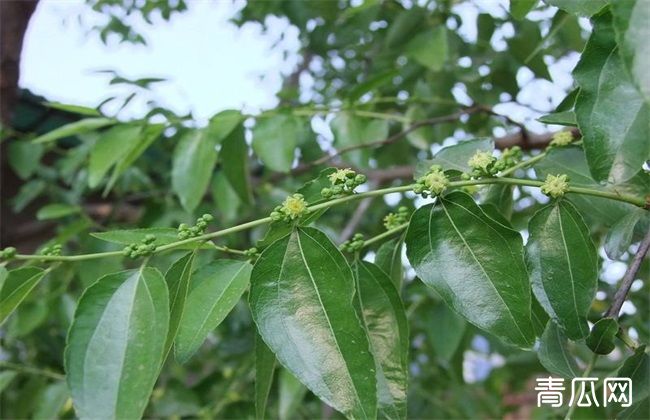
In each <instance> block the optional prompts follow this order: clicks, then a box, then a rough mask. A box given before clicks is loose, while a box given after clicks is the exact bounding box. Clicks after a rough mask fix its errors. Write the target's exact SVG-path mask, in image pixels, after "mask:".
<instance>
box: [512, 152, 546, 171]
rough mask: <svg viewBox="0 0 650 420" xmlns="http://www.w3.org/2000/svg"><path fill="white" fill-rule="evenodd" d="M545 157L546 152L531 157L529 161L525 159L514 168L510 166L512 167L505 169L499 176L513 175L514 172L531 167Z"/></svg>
mask: <svg viewBox="0 0 650 420" xmlns="http://www.w3.org/2000/svg"><path fill="white" fill-rule="evenodd" d="M545 157H546V152H542V153H540V154H539V155H536V156H533V157H531V158H530V159H526V160H524V161H522V162H519V163H518V164H516V165H515V166H512V167H510V168H508V169H506V170H505V171H502V172H501V176H506V175H511V174H513V173H515V171H516V170H518V169H522V168H526V167H528V166H530V165H533V164H535V163H537V162H539V161H540V160H542V159H544V158H545Z"/></svg>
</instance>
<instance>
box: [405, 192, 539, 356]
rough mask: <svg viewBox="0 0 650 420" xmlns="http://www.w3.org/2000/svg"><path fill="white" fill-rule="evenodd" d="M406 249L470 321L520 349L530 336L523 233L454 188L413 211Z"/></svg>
mask: <svg viewBox="0 0 650 420" xmlns="http://www.w3.org/2000/svg"><path fill="white" fill-rule="evenodd" d="M406 254H407V256H408V259H409V261H410V262H411V265H412V266H413V268H414V269H415V272H416V274H417V275H418V276H419V277H420V279H421V280H422V281H423V282H424V283H425V284H426V285H428V286H430V287H432V288H433V289H434V290H435V291H436V292H438V294H439V295H440V296H441V297H442V298H443V299H444V300H445V302H447V304H448V305H449V306H451V307H452V308H453V309H454V310H455V311H456V312H458V313H459V314H461V315H462V316H464V317H465V318H466V319H467V320H468V321H469V322H471V323H472V324H474V325H476V326H477V327H479V328H482V329H484V330H486V331H488V332H490V333H492V334H494V335H495V336H497V337H499V338H500V339H502V340H504V341H506V342H508V343H511V344H514V345H516V346H519V347H522V348H529V347H531V346H532V344H533V341H534V336H535V334H534V331H533V325H532V321H531V309H530V308H531V297H530V286H529V284H528V273H527V272H526V266H525V263H524V252H523V244H522V240H521V236H520V235H519V233H517V232H516V231H514V230H512V229H511V228H509V227H507V226H504V225H502V224H501V223H499V222H497V221H495V220H494V219H492V218H491V217H489V216H488V215H487V214H486V213H485V212H484V211H483V210H481V208H480V207H479V206H478V205H477V204H476V203H475V202H474V200H473V199H472V198H471V197H470V196H469V195H467V194H465V193H462V192H452V193H450V194H449V195H447V196H445V197H441V198H439V199H438V200H437V201H436V203H434V204H430V205H427V206H423V207H421V208H419V209H418V210H416V211H415V213H414V214H413V216H412V217H411V222H410V225H409V228H408V231H407V233H406Z"/></svg>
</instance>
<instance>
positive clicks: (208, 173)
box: [172, 130, 217, 213]
mask: <svg viewBox="0 0 650 420" xmlns="http://www.w3.org/2000/svg"><path fill="white" fill-rule="evenodd" d="M206 133H207V132H206V131H205V130H193V131H192V132H190V133H188V134H187V135H185V136H183V138H181V140H180V141H179V142H178V145H177V146H176V149H174V158H173V162H172V188H173V189H174V192H175V193H176V195H178V198H179V199H180V201H181V204H182V205H183V208H184V209H185V210H187V211H188V212H189V213H191V212H192V211H193V210H194V209H195V208H196V206H198V205H199V203H200V202H201V200H203V196H204V195H205V192H206V190H207V189H208V185H210V179H211V177H212V171H213V170H214V165H215V164H216V163H217V151H216V149H215V146H216V144H215V142H214V141H213V139H210V138H209V137H208V136H207V135H206Z"/></svg>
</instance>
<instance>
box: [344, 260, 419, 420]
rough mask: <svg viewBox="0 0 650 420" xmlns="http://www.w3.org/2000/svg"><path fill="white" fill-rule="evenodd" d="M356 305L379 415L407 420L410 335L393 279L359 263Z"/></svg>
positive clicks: (376, 268) (370, 265) (356, 276)
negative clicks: (365, 336) (372, 367)
mask: <svg viewBox="0 0 650 420" xmlns="http://www.w3.org/2000/svg"><path fill="white" fill-rule="evenodd" d="M352 270H353V272H354V275H355V280H356V288H357V293H356V302H355V303H356V305H358V306H357V310H358V311H359V315H360V317H361V322H362V324H363V326H364V328H365V329H366V331H367V333H368V338H369V339H370V350H371V352H372V354H374V356H375V364H376V369H377V399H378V410H379V413H380V414H382V415H384V416H386V418H400V419H403V418H406V388H407V383H408V350H409V332H408V321H407V320H406V312H405V311H404V306H403V305H402V301H401V300H400V297H399V293H398V292H397V289H396V288H395V286H394V285H393V283H392V281H391V279H390V278H389V277H388V276H387V275H386V273H384V272H383V271H382V270H381V269H380V268H379V267H377V266H376V265H375V264H372V263H369V262H367V261H357V262H355V263H354V265H353V266H352Z"/></svg>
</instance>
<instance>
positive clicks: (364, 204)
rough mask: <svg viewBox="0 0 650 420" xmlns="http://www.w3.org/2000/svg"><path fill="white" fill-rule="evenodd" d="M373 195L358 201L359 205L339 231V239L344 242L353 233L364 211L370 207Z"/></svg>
mask: <svg viewBox="0 0 650 420" xmlns="http://www.w3.org/2000/svg"><path fill="white" fill-rule="evenodd" d="M372 200H373V197H369V198H366V199H364V200H362V201H361V203H359V206H358V207H357V209H356V210H355V211H354V213H352V217H350V221H349V222H348V224H347V225H345V227H344V228H343V230H342V231H341V235H340V238H339V239H340V241H341V242H345V241H347V240H348V239H350V237H351V236H352V234H353V233H354V231H355V230H356V229H357V226H359V223H361V220H362V219H363V215H364V214H366V211H368V209H369V208H370V204H371V203H372Z"/></svg>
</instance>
